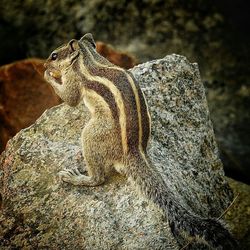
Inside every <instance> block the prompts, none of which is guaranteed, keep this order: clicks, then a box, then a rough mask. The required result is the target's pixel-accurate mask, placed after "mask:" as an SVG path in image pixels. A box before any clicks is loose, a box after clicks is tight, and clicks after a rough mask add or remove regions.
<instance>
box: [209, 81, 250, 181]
mask: <svg viewBox="0 0 250 250" xmlns="http://www.w3.org/2000/svg"><path fill="white" fill-rule="evenodd" d="M206 85H207V88H208V91H207V99H208V104H209V110H210V112H211V120H212V122H213V124H214V130H215V131H214V132H215V136H216V140H217V143H218V146H219V150H220V154H221V158H222V161H223V164H224V167H225V171H226V175H228V176H234V178H235V179H238V180H242V181H244V182H246V183H248V184H249V183H250V172H249V166H250V157H249V155H250V140H249V138H250V126H249V124H250V113H249V104H250V86H248V85H247V84H245V85H242V86H240V85H239V86H235V87H234V86H227V85H225V84H220V83H219V82H216V83H212V84H211V83H210V84H209V83H207V84H206Z"/></svg>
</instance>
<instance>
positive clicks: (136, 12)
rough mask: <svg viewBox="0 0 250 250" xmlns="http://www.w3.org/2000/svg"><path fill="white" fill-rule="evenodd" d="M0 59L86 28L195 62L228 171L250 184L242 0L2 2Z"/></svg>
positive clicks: (42, 51)
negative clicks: (180, 55) (212, 0)
mask: <svg viewBox="0 0 250 250" xmlns="http://www.w3.org/2000/svg"><path fill="white" fill-rule="evenodd" d="M0 4H1V8H0V26H1V30H0V48H1V50H0V60H1V61H0V63H1V64H6V63H10V62H12V61H13V60H17V59H22V58H27V57H30V56H32V57H33V56H35V57H41V58H46V57H47V56H48V55H49V53H50V52H51V51H52V50H53V49H54V48H55V47H57V46H58V45H61V44H62V43H63V42H66V41H68V40H70V39H71V38H80V37H81V35H83V34H84V33H86V32H91V33H93V35H94V37H95V39H96V40H100V41H103V42H105V43H108V44H112V45H113V46H114V47H115V48H117V49H120V50H123V51H126V52H128V53H130V54H133V55H134V56H135V57H136V58H137V59H138V62H145V61H147V60H150V59H155V58H162V57H164V56H165V55H166V54H171V53H178V54H182V55H185V56H187V57H188V58H189V60H190V61H196V62H198V64H199V67H200V70H201V76H202V79H203V80H204V82H205V86H206V87H207V97H208V103H209V107H210V111H211V119H212V121H213V123H214V129H215V134H216V136H217V140H218V144H219V147H220V150H221V155H222V158H223V162H224V165H225V170H226V173H227V174H228V175H230V176H232V177H234V178H237V179H240V180H243V181H245V182H248V183H249V182H250V175H249V173H248V171H247V170H248V168H249V165H250V157H249V156H250V140H249V139H248V138H249V137H250V136H249V135H250V126H249V121H250V117H249V116H250V115H249V107H250V85H249V78H250V74H249V51H250V46H249V44H250V32H249V31H248V30H247V29H248V27H249V26H250V24H249V18H248V6H246V4H245V3H244V1H243V0H239V1H237V2H235V1H231V2H230V1H226V0H221V1H218V2H213V3H211V1H208V0H198V1H197V0H196V1H194V0H190V1H177V0H167V1H164V0H152V1H146V0H144V1H136V0H135V1H125V0H121V1H116V0H111V1H108V2H107V1H104V0H92V1H86V0H85V1H80V0H79V1H73V0H65V1H49V0H44V1H41V0H39V1H34V0H29V1H28V0H22V1H21V0H17V1H8V0H0Z"/></svg>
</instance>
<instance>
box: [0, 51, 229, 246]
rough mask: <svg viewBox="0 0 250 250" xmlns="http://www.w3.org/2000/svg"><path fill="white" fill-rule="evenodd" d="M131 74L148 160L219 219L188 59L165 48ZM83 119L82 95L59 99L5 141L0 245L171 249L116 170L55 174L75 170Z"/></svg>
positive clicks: (221, 190) (199, 92) (218, 187)
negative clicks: (84, 179)
mask: <svg viewBox="0 0 250 250" xmlns="http://www.w3.org/2000/svg"><path fill="white" fill-rule="evenodd" d="M131 72H132V73H133V74H134V76H135V77H136V78H137V79H138V81H139V83H140V85H141V87H142V89H143V91H144V93H145V95H146V98H147V100H148V105H149V109H150V112H151V115H152V140H151V143H150V146H149V155H150V157H151V159H152V162H153V166H154V167H155V168H157V169H158V170H159V171H160V172H161V173H162V176H163V177H164V180H165V182H166V185H167V187H168V188H169V189H170V191H171V192H173V194H174V197H176V199H177V200H178V202H179V203H180V204H181V205H182V206H184V207H186V208H187V209H189V210H192V211H194V212H195V213H197V214H200V215H201V216H212V217H218V216H219V215H220V214H221V213H222V212H223V211H224V210H225V209H226V207H227V206H228V205H229V203H230V200H231V199H232V192H231V189H230V188H229V186H228V184H227V181H226V180H225V179H224V172H223V168H222V164H221V161H220V159H219V157H218V149H217V146H216V142H215V139H214V133H213V127H212V124H211V121H210V118H209V112H208V107H207V102H206V98H205V91H204V87H203V85H202V83H201V79H200V75H199V70H198V66H197V64H195V63H193V64H191V63H189V62H188V61H187V59H186V58H185V57H183V56H178V55H171V56H166V57H165V58H163V59H160V60H155V61H151V62H148V63H145V64H142V65H139V66H136V67H135V68H133V69H132V70H131ZM88 119H89V113H88V112H87V111H86V110H85V108H84V106H83V104H82V103H81V104H80V105H78V107H76V108H70V107H68V106H67V105H65V104H61V105H59V106H56V107H53V108H51V109H49V110H47V111H46V112H45V113H44V114H43V115H42V116H41V117H40V118H39V119H38V120H37V121H36V122H35V123H34V124H33V125H32V126H30V127H29V128H26V129H23V130H21V131H20V132H19V133H18V134H17V135H16V136H15V137H14V138H13V139H11V140H10V141H9V143H8V144H7V147H6V150H5V151H4V152H3V153H2V155H1V157H0V162H1V170H0V177H1V182H0V183H1V186H0V193H1V200H2V204H1V206H2V211H3V213H2V214H1V215H0V216H1V217H0V221H1V228H0V239H1V241H0V246H1V248H3V249H11V248H27V249H37V248H51V249H178V246H177V244H176V242H175V240H174V239H173V237H172V235H171V233H170V228H169V226H168V223H167V222H166V221H165V220H164V219H163V216H162V213H161V212H160V211H159V210H158V209H157V208H156V207H155V206H154V205H153V204H151V202H149V201H147V200H146V198H144V197H140V195H138V193H137V192H136V190H135V188H134V187H133V186H131V184H130V183H129V182H128V181H127V180H126V179H125V178H124V177H122V176H118V175H116V174H114V175H113V176H112V177H111V178H109V179H108V180H107V182H106V183H105V184H104V185H101V186H98V187H74V186H72V185H69V184H66V183H61V182H60V181H59V178H58V175H57V174H58V172H59V171H60V170H62V169H64V168H65V167H66V168H76V167H78V168H80V169H82V171H83V169H84V160H83V158H82V154H81V145H80V140H79V138H80V133H81V129H82V128H83V127H84V125H85V124H86V122H87V121H88ZM192 249H201V248H200V247H198V248H195V247H193V248H192ZM204 249H205V248H204Z"/></svg>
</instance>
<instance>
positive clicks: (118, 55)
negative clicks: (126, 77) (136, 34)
mask: <svg viewBox="0 0 250 250" xmlns="http://www.w3.org/2000/svg"><path fill="white" fill-rule="evenodd" d="M96 50H97V51H98V52H99V53H100V54H101V55H102V56H104V57H106V58H108V60H109V61H110V62H112V63H113V64H115V65H118V66H120V67H122V68H125V69H130V68H133V67H134V66H135V65H136V60H135V58H134V57H132V56H130V55H127V54H126V53H123V52H120V51H119V52H118V51H116V50H115V49H114V48H112V46H110V45H107V44H105V43H103V42H97V43H96Z"/></svg>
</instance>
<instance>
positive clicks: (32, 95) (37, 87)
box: [0, 59, 60, 151]
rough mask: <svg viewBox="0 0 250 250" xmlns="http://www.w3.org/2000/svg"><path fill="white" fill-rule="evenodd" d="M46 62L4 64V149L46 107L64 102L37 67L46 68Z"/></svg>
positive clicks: (0, 85)
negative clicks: (44, 63) (38, 71)
mask: <svg viewBox="0 0 250 250" xmlns="http://www.w3.org/2000/svg"><path fill="white" fill-rule="evenodd" d="M43 62H44V61H43V60H39V59H27V60H23V61H19V62H15V63H12V64H8V65H5V66H2V67H0V90H1V91H0V121H1V125H0V151H2V150H3V149H4V147H5V144H6V142H7V141H8V140H9V139H10V138H11V137H12V136H14V135H15V134H16V133H17V132H18V131H19V130H21V129H22V128H25V127H28V126H30V125H31V124H32V123H33V122H34V121H35V120H36V119H37V118H38V117H39V116H40V115H41V114H42V113H43V111H44V110H45V109H47V108H50V107H52V106H54V105H57V104H59V103H60V100H59V98H58V97H57V96H56V95H55V94H54V92H53V90H52V88H51V87H50V85H49V84H48V83H46V81H45V80H44V79H43V76H42V75H41V74H38V73H37V71H36V70H35V69H34V67H37V68H40V69H42V68H43V66H42V64H43Z"/></svg>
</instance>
